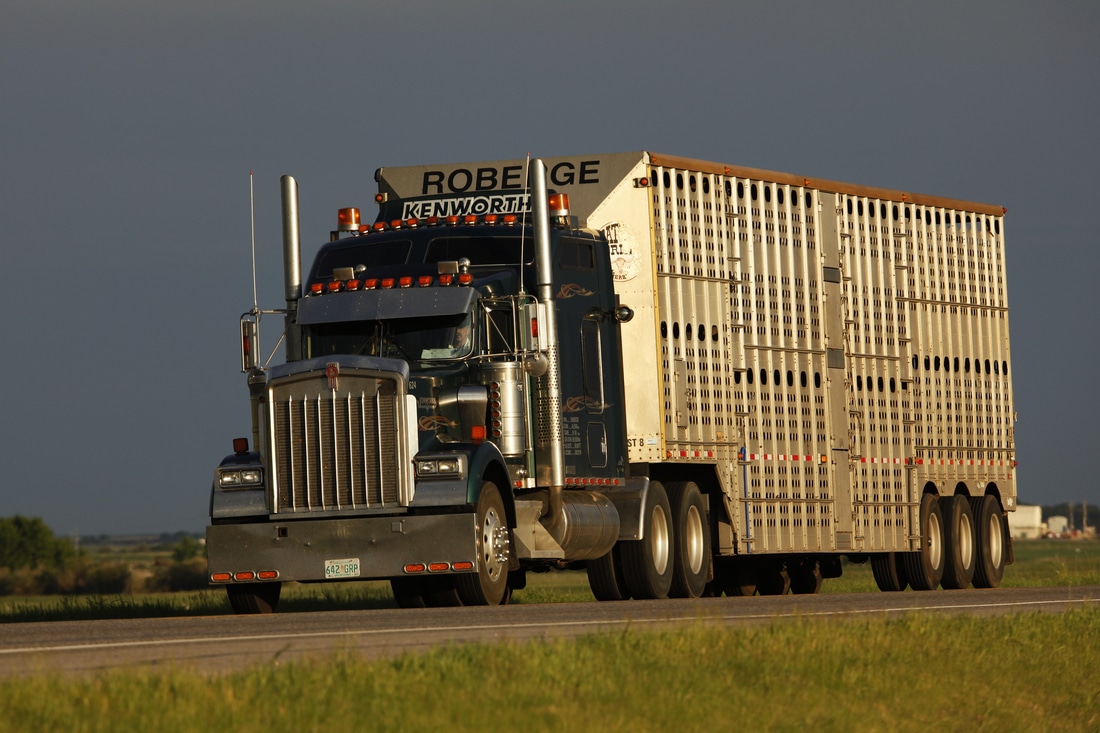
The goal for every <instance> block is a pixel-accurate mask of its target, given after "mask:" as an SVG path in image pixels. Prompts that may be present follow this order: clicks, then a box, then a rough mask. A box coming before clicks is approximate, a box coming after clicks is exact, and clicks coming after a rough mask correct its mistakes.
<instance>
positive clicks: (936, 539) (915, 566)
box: [905, 494, 944, 590]
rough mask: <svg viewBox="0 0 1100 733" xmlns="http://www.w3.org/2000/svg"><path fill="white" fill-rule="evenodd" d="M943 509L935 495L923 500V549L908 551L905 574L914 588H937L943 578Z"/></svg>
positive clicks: (921, 513)
mask: <svg viewBox="0 0 1100 733" xmlns="http://www.w3.org/2000/svg"><path fill="white" fill-rule="evenodd" d="M943 545H944V532H943V510H942V509H941V508H940V502H939V499H938V498H937V497H936V495H935V494H925V495H924V496H923V497H922V498H921V502H920V550H918V551H917V552H907V553H906V554H905V576H906V578H908V580H909V585H910V586H912V588H913V590H935V589H936V587H937V586H938V585H939V584H940V580H942V579H943V566H944V547H943Z"/></svg>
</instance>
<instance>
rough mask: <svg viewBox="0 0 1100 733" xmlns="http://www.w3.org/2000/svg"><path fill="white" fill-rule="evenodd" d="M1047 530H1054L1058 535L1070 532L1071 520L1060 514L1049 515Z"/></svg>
mask: <svg viewBox="0 0 1100 733" xmlns="http://www.w3.org/2000/svg"><path fill="white" fill-rule="evenodd" d="M1047 531H1048V532H1053V533H1054V534H1056V535H1061V534H1062V533H1064V532H1068V531H1069V520H1068V519H1066V518H1065V517H1060V516H1053V517H1047Z"/></svg>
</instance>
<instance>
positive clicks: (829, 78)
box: [0, 0, 1100, 534]
mask: <svg viewBox="0 0 1100 733" xmlns="http://www.w3.org/2000/svg"><path fill="white" fill-rule="evenodd" d="M1098 31H1100V5H1097V4H1095V3H1094V2H1043V3H1023V2H969V3H957V2H922V3H905V4H901V3H881V2H852V3H846V2H831V3H819V2H783V3H770V2H769V3H728V2H698V1H693V0H679V1H678V2H652V1H646V0H642V1H639V0H630V1H629V2H627V1H626V0H617V1H615V2H603V3H593V2H589V1H587V0H584V1H573V0H559V2H554V3H521V2H515V0H500V1H497V0H470V1H468V2H461V3H459V2H447V1H441V2H417V1H410V2H400V3H384V4H383V3H369V2H345V1H340V0H325V1H324V2H316V3H293V4H292V3H273V2H270V1H269V0H264V1H263V2H232V3H224V2H207V1H205V0H189V2H185V3H148V2H136V1H135V2H118V1H113V0H101V1H100V2H95V3H86V2H52V1H50V0H34V1H33V2H31V1H30V0H15V2H14V3H13V2H9V3H7V4H6V5H5V8H4V11H3V13H2V17H0V182H2V183H0V237H2V238H3V240H2V243H0V273H2V274H3V280H4V287H3V289H2V290H0V306H2V309H3V310H2V312H3V313H4V316H5V317H4V319H3V321H2V323H0V328H2V333H3V338H2V343H3V347H2V352H0V353H2V357H0V384H3V385H5V387H6V395H5V397H4V399H3V405H4V407H3V417H2V419H0V516H9V515H12V514H17V513H19V514H24V515H32V516H40V517H42V518H43V519H45V521H46V522H47V523H48V524H49V525H50V526H51V527H52V528H53V529H54V531H55V532H58V533H59V534H71V533H78V532H79V533H83V534H94V533H116V532H126V533H128V532H146V531H149V532H162V531H175V530H181V529H182V530H199V529H201V528H202V527H203V526H204V524H205V521H206V516H207V500H208V495H209V486H210V479H211V476H212V473H213V469H214V466H215V465H216V464H217V462H218V461H219V460H220V459H221V457H222V456H223V455H225V454H226V453H228V452H230V450H231V440H232V438H233V437H235V436H238V435H246V434H248V433H249V417H248V399H247V388H246V385H245V381H244V378H243V376H242V375H241V374H240V373H239V356H238V350H237V348H238V347H237V319H238V316H239V315H240V314H241V313H242V312H243V311H245V310H247V309H248V308H250V307H251V305H252V282H251V264H250V244H249V241H250V240H249V237H250V225H249V187H248V186H249V179H248V173H249V171H250V170H252V171H254V172H255V186H256V246H257V252H258V259H259V262H258V275H259V278H260V281H259V294H260V304H261V306H265V307H269V308H271V307H281V305H282V281H281V266H282V259H281V250H280V247H281V233H280V218H279V176H280V175H281V174H283V173H292V174H294V175H295V176H296V177H297V178H298V181H299V185H300V187H301V210H302V231H303V238H304V239H305V241H306V242H307V246H306V247H305V250H306V257H307V258H308V257H310V256H311V255H312V253H313V251H314V250H315V248H316V247H315V245H310V244H309V243H320V242H321V241H323V240H326V239H327V236H328V231H329V229H331V228H332V226H333V224H334V222H335V211H336V209H337V208H339V207H342V206H360V207H362V208H363V209H364V211H365V212H368V213H367V214H365V216H368V217H369V216H372V215H373V210H374V207H373V205H372V204H371V202H372V201H373V194H374V192H375V184H374V180H373V172H374V170H375V168H377V167H378V166H383V165H384V166H400V165H416V164H428V163H443V162H459V161H475V160H489V159H501V158H513V157H522V156H523V155H525V154H526V153H528V152H531V153H532V154H533V155H536V156H539V155H543V156H552V155H579V154H593V153H610V152H618V151H626V150H640V149H647V150H652V151H655V152H659V153H666V154H670V155H681V156H686V157H693V158H701V159H704V160H712V161H717V162H722V163H726V164H733V165H742V166H751V167H757V168H766V169H770V170H778V171H784V172H789V173H795V174H800V175H806V176H814V177H821V178H828V179H833V180H841V181H848V182H853V183H859V184H866V185H873V186H881V187H886V188H897V189H905V190H910V191H916V192H920V193H928V194H934V195H939V196H947V197H952V198H960V199H966V200H971V201H978V202H983V203H991V204H999V205H1002V206H1005V207H1007V208H1008V210H1009V211H1008V216H1007V220H1006V241H1007V256H1008V263H1007V266H1008V274H1009V283H1008V293H1009V305H1010V308H1011V315H1010V323H1011V330H1012V354H1013V362H1014V372H1013V374H1014V388H1015V392H1016V402H1017V409H1018V412H1019V422H1018V424H1017V446H1018V459H1019V462H1020V465H1019V469H1018V477H1019V493H1020V499H1021V501H1022V502H1025V503H1056V502H1062V501H1069V500H1072V501H1080V500H1088V501H1091V502H1093V503H1094V504H1095V503H1100V490H1098V488H1100V481H1098V479H1097V478H1096V476H1097V474H1096V473H1094V472H1092V471H1091V470H1090V469H1088V468H1087V466H1088V465H1089V464H1088V462H1087V461H1086V458H1087V457H1088V456H1090V455H1095V454H1096V453H1097V452H1098V448H1100V446H1097V443H1098V442H1100V429H1098V428H1097V419H1098V416H1100V399H1098V394H1100V389H1098V386H1097V385H1098V382H1100V369H1098V367H1097V361H1098V359H1097V357H1098V351H1100V347H1098V346H1097V340H1098V338H1100V326H1098V325H1097V313H1098V311H1100V297H1098V295H1097V293H1098V291H1100V287H1098V286H1097V277H1098V274H1100V237H1098V236H1097V226H1098V225H1097V223H1096V221H1095V212H1096V206H1095V204H1094V203H1092V199H1093V196H1092V194H1091V193H1090V192H1091V191H1092V190H1093V189H1094V188H1096V186H1097V179H1098V177H1100V175H1098V174H1100V143H1098V138H1097V135H1098V131H1100V81H1098V79H1100V43H1097V40H1096V38H1097V35H1098ZM268 345H269V346H271V345H273V344H272V343H270V342H269V344H268Z"/></svg>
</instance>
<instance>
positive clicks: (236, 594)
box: [225, 583, 283, 614]
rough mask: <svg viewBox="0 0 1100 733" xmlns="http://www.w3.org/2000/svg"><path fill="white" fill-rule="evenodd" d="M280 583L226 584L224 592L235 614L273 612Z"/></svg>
mask: <svg viewBox="0 0 1100 733" xmlns="http://www.w3.org/2000/svg"><path fill="white" fill-rule="evenodd" d="M282 589H283V584H282V583H249V584H248V585H227V586H225V592H226V594H227V595H228V596H229V605H230V606H232V607H233V612H234V613H237V614H245V613H275V607H276V606H278V605H279V594H280V592H281V591H282Z"/></svg>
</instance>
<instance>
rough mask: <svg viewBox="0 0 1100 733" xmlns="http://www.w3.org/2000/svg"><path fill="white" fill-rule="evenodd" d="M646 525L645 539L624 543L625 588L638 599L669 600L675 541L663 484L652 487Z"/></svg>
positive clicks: (644, 511)
mask: <svg viewBox="0 0 1100 733" xmlns="http://www.w3.org/2000/svg"><path fill="white" fill-rule="evenodd" d="M642 522H643V526H644V528H645V530H644V534H643V536H642V539H640V540H630V541H627V542H622V543H620V544H622V560H623V580H624V581H625V587H626V589H627V590H628V591H630V595H631V596H632V597H634V598H637V599H646V598H667V597H668V591H669V588H671V587H672V566H673V554H674V552H675V543H674V540H675V538H674V537H673V529H672V510H671V508H670V507H669V504H668V495H667V494H666V493H665V487H664V486H662V485H661V483H660V482H659V481H653V482H651V483H650V484H649V491H648V492H647V493H646V500H645V505H644V506H643V507H642Z"/></svg>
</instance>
